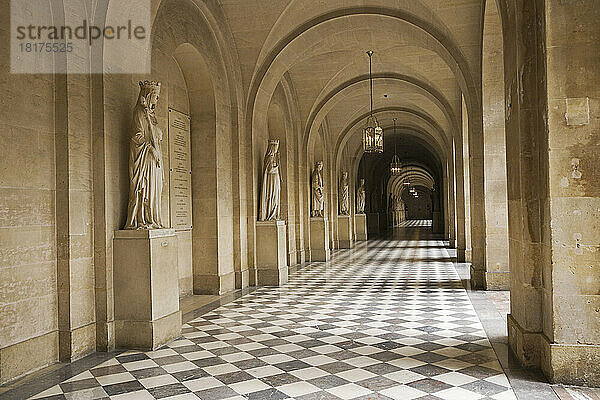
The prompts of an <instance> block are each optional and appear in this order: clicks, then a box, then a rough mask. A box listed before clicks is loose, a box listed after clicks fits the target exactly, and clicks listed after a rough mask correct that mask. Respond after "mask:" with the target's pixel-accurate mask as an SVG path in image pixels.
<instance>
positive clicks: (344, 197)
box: [340, 172, 350, 215]
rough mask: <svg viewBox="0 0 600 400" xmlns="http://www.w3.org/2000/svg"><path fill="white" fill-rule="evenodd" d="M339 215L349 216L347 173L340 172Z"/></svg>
mask: <svg viewBox="0 0 600 400" xmlns="http://www.w3.org/2000/svg"><path fill="white" fill-rule="evenodd" d="M340 214H341V215H350V185H349V184H348V173H347V172H342V179H341V182H340Z"/></svg>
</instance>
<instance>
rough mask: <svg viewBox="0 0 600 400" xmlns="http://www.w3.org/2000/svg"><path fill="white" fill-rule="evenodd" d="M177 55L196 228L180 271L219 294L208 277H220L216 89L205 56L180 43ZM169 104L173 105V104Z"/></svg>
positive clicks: (198, 290) (197, 289)
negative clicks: (185, 103) (187, 123)
mask: <svg viewBox="0 0 600 400" xmlns="http://www.w3.org/2000/svg"><path fill="white" fill-rule="evenodd" d="M173 58H174V60H176V62H177V65H178V66H179V68H180V69H181V71H182V74H183V77H184V78H185V83H186V88H187V94H188V96H189V115H190V118H191V120H190V128H191V135H190V136H191V165H192V185H191V195H192V227H193V228H192V230H191V232H189V233H191V235H189V233H188V234H184V235H189V236H190V237H189V240H179V260H180V261H179V265H180V273H181V271H182V270H184V271H186V273H187V272H191V273H192V287H193V292H194V294H212V293H215V292H217V293H218V292H219V291H220V290H221V289H220V286H221V285H220V283H219V282H216V281H215V280H214V279H213V281H212V282H210V281H208V282H207V280H206V276H218V273H217V271H218V245H219V243H218V227H217V223H218V221H217V219H216V218H215V215H216V207H217V175H216V173H217V157H216V141H217V138H216V128H217V127H216V109H215V96H214V88H213V84H212V78H211V75H210V72H209V70H208V67H207V65H206V63H205V61H204V59H203V58H202V56H201V55H200V53H199V52H198V51H197V50H196V49H195V48H194V47H193V46H192V45H190V44H182V45H180V46H179V47H178V48H177V49H176V50H175V52H174V53H173ZM177 89H178V87H177V86H175V89H174V91H173V95H174V98H175V99H180V98H182V94H183V93H181V94H178V93H177V92H178V90H177ZM179 90H181V89H179ZM175 105H176V103H175ZM169 106H170V107H171V103H169ZM175 109H176V108H175ZM180 236H181V234H178V237H180ZM187 243H189V251H188V248H187V246H186V244H187ZM182 244H184V246H183V247H184V248H182ZM182 257H183V260H182ZM187 260H189V263H188V262H187ZM188 264H189V265H188Z"/></svg>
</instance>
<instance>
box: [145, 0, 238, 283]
mask: <svg viewBox="0 0 600 400" xmlns="http://www.w3.org/2000/svg"><path fill="white" fill-rule="evenodd" d="M175 21H177V22H175ZM214 38H215V33H214V30H213V28H212V27H211V26H210V24H209V22H208V21H207V19H206V18H205V16H204V14H203V13H201V12H200V10H199V9H198V7H197V5H196V4H195V3H193V2H191V1H183V0H164V1H162V2H161V3H160V6H159V7H158V9H157V11H156V15H155V18H154V24H153V29H152V74H153V76H160V75H161V71H164V69H165V63H166V60H168V59H170V58H171V57H174V58H175V59H176V60H177V61H178V64H179V66H180V68H181V71H182V72H183V74H184V76H185V79H186V83H187V85H188V91H189V92H190V114H191V118H192V120H191V130H192V133H191V146H192V197H193V207H192V210H193V211H192V214H193V218H192V219H193V226H194V229H193V230H192V240H191V241H192V243H191V247H192V260H193V263H192V264H193V269H194V270H193V282H194V284H193V286H194V288H193V291H194V293H195V294H222V293H226V292H229V291H231V290H233V289H235V287H236V286H239V285H236V281H238V282H240V281H241V271H240V269H239V267H240V263H239V260H238V263H236V266H237V267H238V268H237V271H236V270H234V260H233V253H234V247H233V233H234V223H233V193H234V185H233V165H232V164H233V159H232V154H235V153H236V151H233V152H232V151H231V149H232V148H234V146H233V144H234V143H236V142H237V138H236V136H237V130H236V129H235V127H236V123H237V122H236V119H237V115H235V111H236V106H235V105H236V101H237V99H236V95H235V93H232V92H231V91H230V85H229V81H230V79H232V78H231V77H230V76H231V72H230V71H228V70H227V68H226V67H225V63H224V59H223V57H222V51H221V48H220V46H219V44H218V43H217V42H216V40H215V39H214Z"/></svg>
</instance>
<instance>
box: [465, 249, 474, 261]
mask: <svg viewBox="0 0 600 400" xmlns="http://www.w3.org/2000/svg"><path fill="white" fill-rule="evenodd" d="M465 262H466V263H470V262H473V250H472V249H465Z"/></svg>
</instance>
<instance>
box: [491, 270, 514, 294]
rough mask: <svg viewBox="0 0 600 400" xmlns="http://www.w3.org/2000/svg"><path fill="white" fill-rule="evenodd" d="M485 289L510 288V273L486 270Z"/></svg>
mask: <svg viewBox="0 0 600 400" xmlns="http://www.w3.org/2000/svg"><path fill="white" fill-rule="evenodd" d="M485 290H510V273H509V272H508V271H494V272H488V271H486V273H485Z"/></svg>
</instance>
